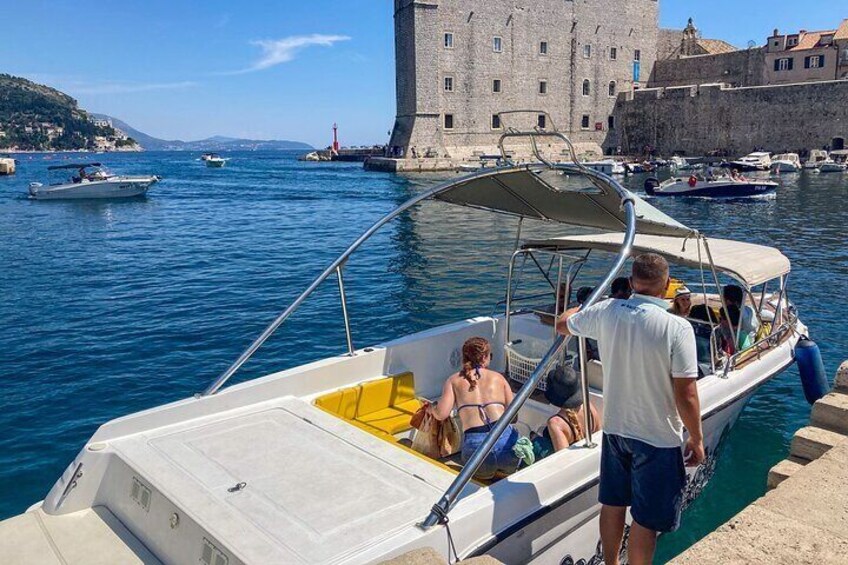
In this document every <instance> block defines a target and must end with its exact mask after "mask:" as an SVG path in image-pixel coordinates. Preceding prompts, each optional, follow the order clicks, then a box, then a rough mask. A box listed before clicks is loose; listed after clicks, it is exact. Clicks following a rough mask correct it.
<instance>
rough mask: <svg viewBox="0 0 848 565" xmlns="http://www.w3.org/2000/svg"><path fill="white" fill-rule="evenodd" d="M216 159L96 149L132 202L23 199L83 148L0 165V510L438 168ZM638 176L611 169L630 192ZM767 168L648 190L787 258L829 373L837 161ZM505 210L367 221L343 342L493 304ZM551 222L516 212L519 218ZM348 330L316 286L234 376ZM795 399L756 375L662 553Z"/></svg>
mask: <svg viewBox="0 0 848 565" xmlns="http://www.w3.org/2000/svg"><path fill="white" fill-rule="evenodd" d="M226 156H227V157H230V158H231V160H230V161H228V162H227V165H226V166H225V167H224V168H222V169H209V168H206V167H205V166H204V164H203V162H202V161H200V160H198V158H199V154H194V153H180V152H169V153H156V152H149V153H142V154H108V155H98V156H97V159H96V160H102V161H104V162H105V164H107V165H109V166H110V167H111V168H112V169H113V170H114V171H116V172H120V173H123V174H157V175H160V176H162V177H163V180H162V182H161V183H159V184H157V185H155V186H154V187H153V189H152V190H151V191H150V194H149V196H148V197H147V198H143V199H137V200H129V201H112V202H36V201H31V200H28V199H27V198H26V193H27V185H28V184H29V182H31V181H39V182H44V181H46V180H48V178H49V176H48V172H47V167H48V166H49V165H53V164H62V163H70V162H75V160H82V161H87V160H92V157H93V156H92V155H82V156H79V155H76V156H74V155H20V156H18V159H19V165H18V174H17V175H15V176H11V177H0V269H1V270H0V519H3V518H7V517H9V516H12V515H14V514H17V513H20V512H23V511H24V510H26V508H27V507H28V506H29V505H31V504H33V503H35V502H37V501H39V500H40V499H42V498H43V497H44V495H45V494H46V493H47V491H48V490H49V488H50V487H51V485H52V484H53V483H54V482H55V480H56V479H57V477H58V476H59V475H60V474H61V472H62V471H63V469H64V468H65V467H66V465H67V464H68V463H69V462H70V461H71V460H72V459H73V457H74V455H75V454H76V452H77V451H78V450H79V449H80V447H81V446H82V445H83V444H84V443H85V441H86V440H87V439H88V438H89V437H90V436H91V434H92V433H93V432H94V431H95V430H96V429H97V427H98V426H99V425H100V424H102V423H103V422H106V421H107V420H110V419H112V418H116V417H118V416H122V415H126V414H130V413H133V412H136V411H139V410H143V409H146V408H151V407H154V406H158V405H161V404H163V403H167V402H172V401H176V400H180V399H183V398H186V397H188V396H190V395H192V394H194V393H196V392H198V391H201V390H203V389H204V388H205V387H206V386H207V385H208V384H209V383H210V382H212V381H213V380H214V378H215V377H216V376H217V375H218V374H220V373H221V371H223V370H224V369H225V368H226V367H227V366H228V364H229V363H231V362H232V361H233V360H234V359H235V358H236V357H237V356H238V354H239V353H240V352H241V351H242V350H243V349H244V348H245V347H246V346H247V345H248V344H249V343H250V341H251V340H252V339H253V338H255V337H256V336H257V335H258V334H259V333H260V332H261V331H262V329H263V328H264V327H265V326H266V325H267V324H268V323H269V322H270V321H271V320H272V319H273V318H274V317H275V316H276V314H277V313H279V312H280V311H281V310H282V309H283V308H285V306H287V305H288V304H289V303H290V302H291V301H292V300H293V299H294V298H295V297H296V296H297V295H298V294H299V293H300V292H301V291H302V290H303V289H304V288H305V287H306V286H307V285H308V284H309V283H310V282H311V281H312V279H313V278H314V277H315V276H317V275H318V274H319V273H320V272H321V271H322V270H323V269H324V268H325V267H326V266H327V265H328V264H329V263H330V262H331V261H332V260H333V259H334V258H335V257H336V256H337V255H338V254H339V253H341V252H342V251H343V250H344V249H345V248H346V247H347V245H348V244H349V243H350V242H351V241H353V239H354V238H355V237H356V236H358V235H359V234H360V233H361V232H362V231H363V230H365V229H366V228H367V227H368V226H369V225H370V224H371V223H373V222H374V221H375V220H377V219H378V218H379V217H380V216H381V215H383V214H385V213H386V212H388V211H390V210H391V209H392V208H394V207H395V206H397V205H398V204H400V203H401V202H403V201H404V200H406V199H407V198H409V197H410V196H412V195H414V194H416V193H417V192H419V191H420V190H422V189H423V188H425V187H426V186H429V185H431V184H432V183H433V182H435V180H434V178H432V177H421V176H418V177H410V178H404V177H401V176H397V175H390V174H384V173H369V172H365V171H363V170H362V168H361V165H359V164H356V163H353V164H346V163H302V162H298V161H297V160H296V159H295V157H296V154H293V153H286V152H267V153H263V152H244V153H231V154H228V155H226ZM643 180H644V176H638V177H632V179H630V180H628V181H627V183H628V184H629V185H630V186H631V188H633V189H634V190H636V191H639V192H641V184H642V182H643ZM779 180H780V183H781V186H780V189H779V192H778V195H777V197H776V198H775V199H772V200H766V201H755V202H747V203H746V202H715V201H708V200H676V199H659V198H658V199H653V200H651V202H652V203H653V204H654V205H655V206H657V207H659V208H660V209H662V210H663V211H665V212H667V213H668V214H670V215H671V216H673V217H674V218H676V219H678V220H679V221H681V222H683V223H685V224H687V225H690V226H692V227H696V228H698V229H700V230H702V231H703V232H705V233H706V234H708V235H710V236H714V237H726V238H737V239H741V240H743V241H749V242H753V243H761V244H765V245H772V246H776V247H778V248H780V249H781V250H782V251H783V252H784V253H785V254H786V255H788V256H789V258H790V259H791V260H792V274H791V276H790V278H789V284H790V290H791V298H792V299H793V300H794V301H795V303H796V304H797V306H798V309H799V311H800V314H801V317H802V320H803V321H804V322H805V323H806V324H807V325H808V326H809V327H810V333H811V336H812V337H813V338H814V339H815V340H816V341H817V342H818V343H819V345H820V346H821V350H822V354H823V356H824V361H825V367H826V369H827V371H828V374H829V376H830V377H832V375H833V372H834V371H835V370H836V368H837V366H838V364H839V363H840V362H841V361H842V360H843V358H846V357H848V347H846V346H848V325H846V324H845V323H844V318H845V316H846V308H848V299H846V297H848V236H846V230H845V227H844V226H845V224H844V221H845V220H844V219H845V218H846V217H848V205H846V197H848V175H841V174H810V173H806V172H805V173H801V174H788V175H783V176H781V177H780V179H779ZM515 226H516V220H515V219H514V218H508V217H504V216H498V215H491V214H485V213H481V212H477V211H473V210H468V209H463V208H455V207H451V206H448V205H446V204H443V203H438V202H433V203H430V204H427V205H425V206H424V207H422V208H418V209H416V210H414V211H412V212H410V213H408V214H404V215H403V216H401V217H400V218H399V219H398V220H396V221H395V222H393V223H392V224H390V225H389V226H387V228H386V229H384V230H383V231H381V232H378V235H377V236H375V237H374V238H373V239H372V240H370V241H369V242H368V243H366V244H365V246H364V247H363V249H362V250H361V252H359V253H357V254H355V255H354V256H353V258H352V259H351V260H350V262H349V264H348V265H347V267H346V269H345V283H346V290H347V294H348V308H349V310H350V316H351V323H352V329H353V339H354V344H355V345H356V346H357V347H364V346H366V345H370V344H375V343H378V342H380V341H383V340H386V339H389V338H393V337H397V336H401V335H404V334H408V333H410V332H414V331H419V330H423V329H426V328H430V327H433V326H437V325H439V324H444V323H448V322H452V321H456V320H459V319H463V318H465V317H468V316H473V315H481V314H483V315H487V314H491V313H492V312H493V311H494V309H495V305H496V304H497V302H498V301H499V300H501V299H502V298H503V293H504V285H505V281H506V264H507V261H508V258H509V255H510V253H511V251H512V249H513V245H514V236H515ZM566 231H567V230H563V229H562V228H552V227H545V226H542V227H540V226H536V225H532V223H530V222H528V223H527V225H526V229H525V234H526V235H534V234H538V235H556V234H562V233H565V232H566ZM343 328H344V327H343V323H342V318H341V311H340V306H339V300H338V289H337V287H336V286H335V281H334V280H331V281H328V283H326V284H325V285H324V286H322V287H321V288H320V289H319V291H318V292H317V293H316V294H315V295H314V296H313V298H312V299H311V300H309V301H307V302H306V303H305V304H304V306H303V308H301V310H299V311H298V312H297V314H295V316H293V317H292V319H291V320H290V321H289V322H287V323H286V325H285V326H284V327H283V328H282V329H281V330H280V331H279V332H278V333H277V334H276V335H275V336H274V337H273V338H272V339H271V340H270V341H269V342H268V343H267V344H266V345H265V346H264V347H263V348H262V349H261V350H260V351H259V353H258V354H257V355H256V356H255V357H254V358H253V359H252V360H251V361H250V362H249V363H248V364H247V365H246V366H245V367H244V368H243V369H242V371H240V372H239V373H238V374H237V375H236V377H234V378H233V381H232V382H239V381H242V380H245V379H250V378H253V377H256V376H259V375H263V374H267V373H269V372H271V371H275V370H279V369H281V368H286V367H291V366H294V365H297V364H301V363H304V362H308V361H310V360H314V359H318V358H321V357H325V356H328V355H334V354H338V353H341V352H343V351H344V348H345V337H344V329H343ZM809 413H810V407H809V406H808V405H807V404H806V402H805V400H804V396H803V393H802V391H801V387H800V384H799V382H798V375H797V371H796V370H795V369H794V367H793V368H792V369H790V370H788V371H786V372H785V373H783V374H782V375H780V376H779V377H777V378H776V379H774V380H772V381H771V382H770V383H769V384H767V385H766V386H764V387H762V388H761V389H760V390H759V391H757V393H756V395H755V396H754V398H753V399H752V400H751V402H750V404H749V405H748V407H747V409H746V410H745V412H744V413H743V414H742V416H741V418H740V419H739V421H738V423H737V424H736V426H735V428H734V429H733V431H732V432H731V434H730V435H729V437H728V438H727V443H726V444H725V445H724V448H723V449H724V451H723V455H722V458H721V459H720V462H719V464H718V468H717V470H716V473H715V476H714V477H713V480H712V482H711V483H710V485H709V487H708V488H707V489H706V490H705V491H704V493H703V495H702V496H701V497H700V498H699V499H698V500H697V502H696V503H695V504H694V505H693V506H692V508H691V509H690V510H689V511H688V512H687V513H686V515H685V516H684V521H683V525H682V527H681V528H680V530H679V531H678V532H676V533H674V534H671V535H667V536H663V537H662V538H661V541H660V548H659V553H658V557H659V558H660V559H667V558H670V557H671V556H673V555H675V554H677V553H679V552H680V551H682V550H683V549H685V548H686V547H688V546H689V545H691V544H692V543H693V542H694V541H696V540H697V539H699V538H700V537H702V536H704V535H706V534H707V533H709V532H710V531H712V530H713V529H714V528H715V527H716V526H718V525H719V524H721V523H722V522H724V521H726V520H727V519H728V518H730V517H731V516H732V515H733V514H735V513H736V512H738V511H739V510H740V509H742V508H743V507H744V506H745V505H746V504H748V503H749V502H751V501H752V500H754V499H755V498H757V497H758V496H760V495H762V494H763V493H764V491H765V485H766V473H767V471H768V469H769V468H770V467H771V466H772V465H774V464H775V463H776V462H778V461H779V460H781V459H783V458H784V457H786V455H787V453H788V447H789V441H790V439H791V437H792V434H793V433H794V432H795V430H797V429H798V428H799V427H801V426H803V425H805V424H806V423H807V421H808V418H809ZM257 448H261V446H257Z"/></svg>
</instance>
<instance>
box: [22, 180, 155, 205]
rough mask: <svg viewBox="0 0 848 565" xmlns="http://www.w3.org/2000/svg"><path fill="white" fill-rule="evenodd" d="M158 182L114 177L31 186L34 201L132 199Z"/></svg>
mask: <svg viewBox="0 0 848 565" xmlns="http://www.w3.org/2000/svg"><path fill="white" fill-rule="evenodd" d="M157 181H158V179H157V178H156V177H114V178H110V179H107V180H102V181H83V182H79V183H68V184H61V185H53V186H36V185H32V186H30V198H32V199H34V200H82V199H115V198H132V197H134V196H141V195H143V194H145V193H146V192H147V191H148V189H149V188H150V187H151V186H152V185H153V184H154V183H156V182H157Z"/></svg>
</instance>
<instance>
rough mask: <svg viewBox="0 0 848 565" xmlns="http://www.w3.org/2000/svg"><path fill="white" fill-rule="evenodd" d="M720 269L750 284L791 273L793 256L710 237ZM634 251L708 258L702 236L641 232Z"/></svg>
mask: <svg viewBox="0 0 848 565" xmlns="http://www.w3.org/2000/svg"><path fill="white" fill-rule="evenodd" d="M620 246H621V234H618V233H603V234H597V235H577V236H569V237H555V238H550V239H541V240H531V241H528V242H527V243H526V244H525V245H524V247H526V248H534V249H543V250H551V251H553V250H556V251H565V250H577V249H580V250H587V249H597V250H600V251H609V252H612V253H614V252H616V251H618V249H619V247H620ZM709 250H710V252H711V253H712V259H713V264H714V265H715V268H716V270H718V271H720V272H723V273H725V274H727V275H730V276H731V277H733V278H734V279H736V280H738V281H739V282H741V283H743V284H745V285H746V286H748V287H753V286H756V285H758V284H761V283H764V282H766V281H770V280H773V279H776V278H778V277H780V276H783V275H786V274H788V273H789V270H790V264H789V259H788V258H787V257H786V256H785V255H784V254H783V253H781V252H780V251H779V250H777V249H775V248H773V247H766V246H765V245H756V244H753V243H743V242H741V241H732V240H729V239H712V238H710V240H709ZM633 251H634V252H638V253H657V254H658V255H662V256H663V257H665V258H666V259H667V260H668V261H669V262H670V263H675V264H678V265H683V266H686V267H692V268H702V267H704V266H705V265H706V264H707V263H708V262H707V250H706V249H705V248H704V242H703V240H702V239H701V238H694V239H689V238H681V237H668V236H658V235H644V234H637V235H636V238H635V239H634V241H633Z"/></svg>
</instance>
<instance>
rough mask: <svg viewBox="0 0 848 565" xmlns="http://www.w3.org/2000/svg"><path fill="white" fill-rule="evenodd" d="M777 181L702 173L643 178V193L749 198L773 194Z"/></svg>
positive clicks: (651, 194) (652, 194)
mask: <svg viewBox="0 0 848 565" xmlns="http://www.w3.org/2000/svg"><path fill="white" fill-rule="evenodd" d="M778 186H780V185H779V184H778V183H776V182H774V181H770V180H761V179H746V178H745V177H741V176H738V177H736V178H733V177H730V176H722V177H714V178H711V179H708V178H706V177H704V176H702V175H691V176H689V177H672V178H670V179H668V180H666V181H663V182H660V181H659V180H658V179H657V178H656V177H651V178H649V179H646V180H645V185H644V188H645V193H646V194H648V195H650V196H689V197H700V198H751V197H762V196H769V195H772V194H774V193H775V192H776V191H777V187H778Z"/></svg>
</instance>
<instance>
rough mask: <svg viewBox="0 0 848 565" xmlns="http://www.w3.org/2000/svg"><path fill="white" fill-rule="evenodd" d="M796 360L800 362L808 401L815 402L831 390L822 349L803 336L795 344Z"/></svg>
mask: <svg viewBox="0 0 848 565" xmlns="http://www.w3.org/2000/svg"><path fill="white" fill-rule="evenodd" d="M795 361H796V362H797V363H798V373H799V374H800V376H801V386H802V387H803V389H804V396H805V397H806V398H807V402H809V403H810V404H814V403H815V401H816V400H818V399H819V398H821V397H823V396H824V395H825V394H827V392H828V390H830V386H829V385H828V383H827V375H826V374H825V372H824V363H822V357H821V351H820V350H819V346H818V345H816V342H814V341H813V340H811V339H810V338H808V337H806V336H802V337H801V339H799V340H798V343H797V344H796V345H795Z"/></svg>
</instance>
